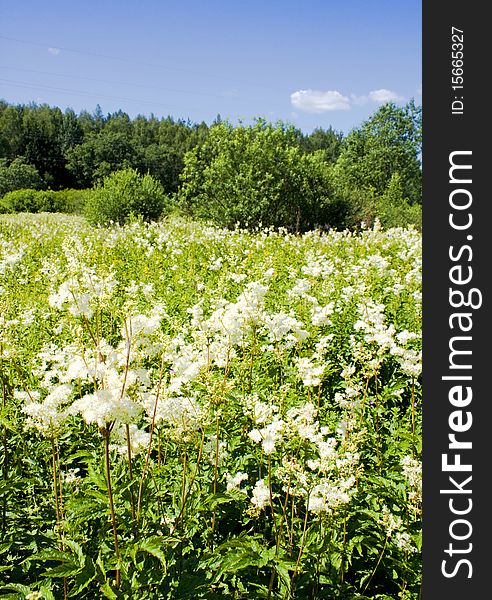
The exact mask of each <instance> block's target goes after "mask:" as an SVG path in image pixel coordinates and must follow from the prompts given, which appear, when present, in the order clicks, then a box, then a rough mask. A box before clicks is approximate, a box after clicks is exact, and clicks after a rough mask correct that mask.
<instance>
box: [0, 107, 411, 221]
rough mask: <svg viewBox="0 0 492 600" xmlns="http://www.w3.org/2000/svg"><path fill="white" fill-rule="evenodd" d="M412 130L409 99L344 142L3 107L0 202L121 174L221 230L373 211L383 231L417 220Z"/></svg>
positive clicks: (271, 130) (255, 128) (325, 132)
mask: <svg viewBox="0 0 492 600" xmlns="http://www.w3.org/2000/svg"><path fill="white" fill-rule="evenodd" d="M421 130H422V115H421V108H420V107H419V106H417V105H416V104H415V103H414V102H413V101H411V102H409V103H408V104H407V105H406V106H404V107H399V106H396V105H395V104H393V103H388V104H385V105H383V106H381V107H380V108H379V110H378V111H376V112H375V113H374V114H373V115H372V116H371V117H370V118H369V119H368V120H367V121H365V122H364V123H363V124H362V125H361V126H360V127H358V128H355V129H353V130H352V131H351V132H349V133H348V135H346V136H344V135H343V134H342V133H341V132H338V131H335V130H334V129H333V128H331V127H330V128H328V129H323V128H317V129H315V130H314V131H313V132H312V133H308V134H307V133H303V132H302V131H301V130H299V129H298V128H296V127H294V126H293V125H289V124H286V123H281V122H279V123H275V124H272V123H268V122H266V121H264V120H262V119H258V120H256V121H255V123H254V124H252V125H249V126H244V125H241V124H240V125H238V126H233V125H231V124H230V123H228V122H227V121H225V122H224V121H222V120H221V118H220V116H218V117H217V118H216V120H215V121H214V122H213V123H212V124H211V125H210V126H209V125H207V124H206V123H204V122H202V123H193V122H191V121H189V120H188V121H185V120H182V119H179V120H176V119H174V118H173V117H171V116H168V117H165V118H158V117H156V116H154V115H150V116H143V115H139V116H137V117H135V118H130V116H129V115H128V114H127V113H125V112H123V111H121V110H120V111H117V112H114V113H111V114H107V115H104V114H103V113H102V111H101V109H100V107H99V106H98V107H97V108H96V110H95V111H94V112H92V113H90V112H87V111H82V112H80V113H79V114H76V113H75V112H74V111H73V110H71V109H67V110H65V111H62V110H61V109H60V108H57V107H51V106H48V105H36V104H29V105H24V104H18V105H12V104H9V103H7V102H5V101H0V197H2V196H4V195H5V194H7V193H8V192H11V191H13V190H19V189H25V188H31V189H34V190H51V191H56V190H65V189H68V188H71V189H75V190H82V189H88V188H95V189H100V188H101V187H103V186H104V182H105V181H107V180H108V178H110V177H111V176H112V174H114V173H116V172H119V171H125V170H126V171H132V173H133V175H132V176H131V177H130V179H132V181H136V180H135V175H136V174H137V175H138V176H141V177H143V176H144V175H149V176H151V177H152V178H153V179H154V180H155V181H156V182H157V183H158V184H159V186H160V187H159V189H160V190H161V191H162V194H163V195H164V196H165V198H166V200H165V201H164V200H163V201H162V205H163V207H164V206H166V207H167V209H168V210H169V209H171V208H172V209H173V210H180V211H182V212H185V213H188V214H191V215H192V216H203V217H205V218H208V219H212V220H214V221H215V222H217V223H219V224H221V225H225V226H233V225H234V224H235V223H236V222H240V223H242V224H247V225H248V224H249V225H255V226H256V225H258V224H260V223H261V224H263V225H274V226H285V227H287V228H289V229H295V230H304V229H307V228H310V227H313V226H320V225H326V226H337V227H340V226H350V225H353V224H355V223H356V222H357V221H360V220H361V219H365V220H371V219H373V218H374V216H376V215H377V216H379V217H380V218H381V219H382V220H383V221H386V223H385V224H388V225H400V224H406V223H407V222H413V223H416V224H418V222H419V221H420V204H421V177H422V174H421ZM120 180H121V178H120ZM121 181H122V180H121ZM108 185H110V184H109V183H108ZM116 187H117V186H115V185H114V184H113V185H111V189H112V190H114V189H115V188H116ZM112 193H114V192H112ZM113 200H114V196H113ZM113 203H114V202H113ZM120 212H121V211H120ZM96 213H97V210H96ZM96 220H97V219H96Z"/></svg>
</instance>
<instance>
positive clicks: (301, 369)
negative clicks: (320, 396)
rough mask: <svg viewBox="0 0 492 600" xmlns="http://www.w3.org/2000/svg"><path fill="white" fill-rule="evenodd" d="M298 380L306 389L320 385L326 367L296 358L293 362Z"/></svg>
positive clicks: (305, 359)
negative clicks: (300, 380)
mask: <svg viewBox="0 0 492 600" xmlns="http://www.w3.org/2000/svg"><path fill="white" fill-rule="evenodd" d="M295 364H296V367H297V371H298V373H299V378H300V379H302V383H303V384H304V385H305V386H306V387H311V386H315V385H320V384H321V380H322V378H323V373H324V371H325V368H326V365H325V364H323V363H321V364H320V363H315V362H313V361H312V360H310V359H309V358H306V357H304V358H298V359H297V360H296V361H295Z"/></svg>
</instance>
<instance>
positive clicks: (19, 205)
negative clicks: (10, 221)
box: [2, 189, 49, 213]
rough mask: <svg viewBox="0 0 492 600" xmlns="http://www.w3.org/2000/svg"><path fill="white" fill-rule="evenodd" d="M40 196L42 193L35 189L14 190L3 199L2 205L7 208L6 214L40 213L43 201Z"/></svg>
mask: <svg viewBox="0 0 492 600" xmlns="http://www.w3.org/2000/svg"><path fill="white" fill-rule="evenodd" d="M39 194H40V192H39V191H38V190H33V189H25V190H14V191H12V192H8V193H7V194H5V196H4V197H3V198H2V204H3V206H4V207H5V212H9V213H17V212H31V213H37V212H40V205H41V199H40V198H39ZM48 194H49V192H48ZM41 210H42V209H41Z"/></svg>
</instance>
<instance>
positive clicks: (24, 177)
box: [0, 157, 44, 196]
mask: <svg viewBox="0 0 492 600" xmlns="http://www.w3.org/2000/svg"><path fill="white" fill-rule="evenodd" d="M43 185H44V182H43V180H42V178H41V176H40V174H39V173H38V171H37V169H36V167H34V166H33V165H29V164H27V163H26V162H25V161H24V159H23V158H22V157H18V158H15V159H14V160H13V161H12V162H11V163H10V164H9V165H8V164H7V161H6V160H5V159H1V160H0V196H3V195H4V194H7V193H8V192H12V191H14V190H19V189H26V188H28V189H39V188H42V187H43Z"/></svg>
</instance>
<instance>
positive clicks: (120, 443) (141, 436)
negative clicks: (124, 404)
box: [109, 423, 150, 456]
mask: <svg viewBox="0 0 492 600" xmlns="http://www.w3.org/2000/svg"><path fill="white" fill-rule="evenodd" d="M111 438H112V441H113V443H112V444H110V446H109V447H110V449H111V450H115V451H116V452H118V453H119V454H122V455H126V454H127V453H128V441H129V442H130V452H131V454H132V456H136V455H137V454H141V453H142V452H145V450H146V449H147V448H148V446H149V441H150V433H149V432H148V431H145V430H144V429H139V428H138V427H137V425H135V423H129V424H128V432H127V429H126V426H124V425H122V424H120V425H119V426H118V427H116V428H115V429H114V430H113V432H112V434H111Z"/></svg>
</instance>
